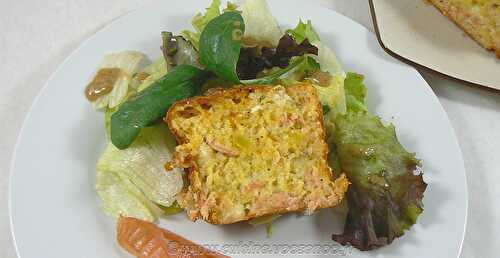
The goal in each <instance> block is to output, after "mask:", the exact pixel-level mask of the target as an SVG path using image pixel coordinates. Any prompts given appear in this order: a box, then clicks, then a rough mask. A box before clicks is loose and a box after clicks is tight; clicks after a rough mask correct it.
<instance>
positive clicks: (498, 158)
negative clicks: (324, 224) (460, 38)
mask: <svg viewBox="0 0 500 258" xmlns="http://www.w3.org/2000/svg"><path fill="white" fill-rule="evenodd" d="M154 1H159V0H106V1H102V0H66V1H63V0H54V1H38V0H17V1H15V0H3V1H0V30H1V32H0V61H1V62H2V64H1V65H0V85H1V86H0V121H1V122H0V123H1V126H0V128H1V129H0V257H2V258H15V257H16V255H15V251H14V247H13V244H12V238H11V235H10V229H9V223H8V221H9V218H8V209H7V198H8V195H7V190H8V174H9V166H10V159H11V157H12V152H13V149H14V145H15V142H16V138H17V135H18V132H19V130H20V128H21V126H22V123H23V120H24V117H25V116H26V114H27V112H28V110H29V107H30V105H31V102H32V101H33V99H34V98H35V96H36V95H37V93H38V91H39V90H40V88H41V87H42V86H43V85H44V83H45V82H46V80H47V79H48V78H49V76H50V75H51V74H52V73H53V72H54V70H55V69H56V67H57V65H59V64H60V63H61V62H62V61H63V59H64V58H65V57H67V56H68V55H69V53H70V52H71V51H72V50H74V49H75V48H76V47H77V46H78V45H79V44H80V43H81V42H82V41H83V40H84V39H86V38H87V37H89V36H90V35H92V34H93V33H95V32H96V31H97V30H99V29H100V28H102V27H103V26H105V25H106V24H107V23H108V22H110V21H111V20H113V19H115V18H117V17H119V16H120V15H122V14H124V13H126V12H128V11H131V10H134V9H137V8H139V7H140V6H143V5H146V4H151V3H152V2H154ZM163 1H167V0H163ZM168 1H174V0H168ZM311 2H316V3H318V4H320V5H323V6H326V7H328V8H331V9H334V10H336V11H338V12H340V13H342V14H344V15H346V16H348V17H351V18H352V19H354V20H356V21H358V22H359V23H361V24H363V25H364V26H365V27H367V28H369V29H370V30H373V26H372V23H371V18H370V13H369V8H368V3H367V1H366V0H315V1H311ZM200 8H201V7H200ZM422 74H423V75H424V77H425V78H426V80H427V81H428V82H429V84H430V85H431V87H432V89H433V90H434V92H435V93H436V94H437V95H438V97H439V99H440V101H441V104H442V105H443V106H444V108H445V110H446V112H447V113H448V116H449V117H450V120H451V122H452V124H453V127H454V128H455V131H456V134H457V137H458V141H459V143H460V146H461V148H462V152H463V155H464V159H465V166H466V170H467V178H468V188H469V217H468V222H467V223H468V224H467V232H466V237H465V242H464V246H463V252H462V255H461V257H462V258H493V257H499V255H498V251H496V250H495V249H496V248H498V246H497V245H498V243H500V202H499V200H500V187H499V184H500V93H499V92H493V91H489V90H485V89H481V88H475V87H470V86H465V85H462V84H460V83H456V82H453V81H450V80H447V79H444V78H441V77H439V76H437V75H433V74H429V73H425V72H423V73H422ZM35 199H36V198H35ZM37 201H44V200H37ZM37 212H43V211H33V216H36V213H37ZM449 216H453V214H450V215H449Z"/></svg>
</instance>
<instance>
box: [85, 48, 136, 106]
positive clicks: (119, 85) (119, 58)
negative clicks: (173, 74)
mask: <svg viewBox="0 0 500 258" xmlns="http://www.w3.org/2000/svg"><path fill="white" fill-rule="evenodd" d="M144 62H145V56H144V54H143V53H141V52H138V51H123V52H119V53H112V54H108V55H106V56H104V58H103V60H102V61H101V64H100V65H99V68H98V70H100V69H103V68H119V69H120V70H121V73H120V77H119V78H118V79H117V80H116V81H115V82H114V84H113V90H111V92H110V93H108V94H106V95H104V96H101V97H99V98H98V99H97V100H95V101H92V102H91V103H92V107H93V108H94V110H105V109H107V108H114V107H117V106H118V105H120V104H121V103H122V102H124V101H125V100H126V97H127V94H128V92H129V83H130V81H131V80H132V75H133V74H135V73H136V72H137V71H138V70H139V68H140V67H141V65H142V64H143V63H144Z"/></svg>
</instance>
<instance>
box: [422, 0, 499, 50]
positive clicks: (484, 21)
mask: <svg viewBox="0 0 500 258" xmlns="http://www.w3.org/2000/svg"><path fill="white" fill-rule="evenodd" d="M428 1H429V2H430V3H432V4H433V5H434V6H436V7H437V8H438V9H439V10H440V11H441V12H442V13H443V14H444V15H445V16H447V17H448V18H450V19H451V20H452V21H453V22H455V23H456V24H457V25H458V26H459V27H461V28H462V29H463V30H464V31H465V32H467V34H469V35H470V36H471V37H472V38H473V39H474V40H476V41H477V42H478V43H479V44H481V46H483V47H484V48H486V49H488V50H492V51H495V53H496V55H497V57H498V58H500V0H428Z"/></svg>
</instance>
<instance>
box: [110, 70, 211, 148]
mask: <svg viewBox="0 0 500 258" xmlns="http://www.w3.org/2000/svg"><path fill="white" fill-rule="evenodd" d="M205 74H206V73H205V72H204V71H202V70H200V69H198V68H196V67H193V66H190V65H180V66H177V67H175V68H174V69H173V70H172V71H170V72H169V73H168V74H167V75H165V76H164V77H162V78H160V79H159V80H157V81H156V82H154V83H153V85H151V86H150V87H148V88H146V89H145V90H143V91H141V92H140V93H139V94H138V95H136V96H134V97H132V98H131V99H129V100H127V101H126V102H125V103H123V105H122V106H121V107H120V109H119V110H118V111H117V112H116V113H114V114H113V115H112V116H111V142H112V143H113V144H114V145H115V146H116V147H117V148H118V149H125V148H127V147H128V146H130V144H132V142H133V141H134V140H135V138H136V137H137V135H138V134H139V132H140V131H141V129H142V128H144V127H146V126H148V125H149V124H151V123H152V122H154V121H156V120H157V119H158V118H160V117H162V116H164V115H165V113H166V111H167V109H168V108H169V107H170V105H172V103H174V102H175V101H178V100H181V99H185V98H188V97H191V96H193V95H195V94H196V93H197V92H198V91H199V89H200V87H201V84H202V82H203V79H204V77H205Z"/></svg>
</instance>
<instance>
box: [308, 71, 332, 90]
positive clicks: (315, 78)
mask: <svg viewBox="0 0 500 258" xmlns="http://www.w3.org/2000/svg"><path fill="white" fill-rule="evenodd" d="M307 79H308V80H309V81H310V82H312V83H313V84H316V85H319V86H321V87H328V86H329V85H330V81H331V80H332V76H331V75H330V74H329V73H327V72H323V71H320V70H318V71H316V72H314V73H313V74H311V76H309V77H308V78H307Z"/></svg>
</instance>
